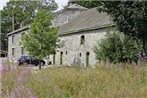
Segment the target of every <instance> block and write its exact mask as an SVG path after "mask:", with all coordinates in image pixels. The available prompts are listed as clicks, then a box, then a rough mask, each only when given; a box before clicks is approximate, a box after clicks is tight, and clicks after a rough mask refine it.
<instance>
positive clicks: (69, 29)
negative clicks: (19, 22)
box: [7, 8, 115, 36]
mask: <svg viewBox="0 0 147 98" xmlns="http://www.w3.org/2000/svg"><path fill="white" fill-rule="evenodd" d="M109 26H115V24H114V23H113V22H112V21H111V18H110V17H109V16H108V15H107V14H106V13H99V12H98V11H97V10H96V8H93V9H88V10H86V11H84V12H81V13H80V14H79V15H77V16H76V17H75V18H73V19H71V20H70V21H69V22H68V23H66V24H64V25H62V26H60V27H59V35H60V36H62V35H68V34H73V33H79V32H81V31H88V30H89V31H90V30H96V29H100V28H105V27H109ZM29 28H30V26H25V27H22V28H20V29H17V30H15V31H12V32H10V33H9V34H7V35H8V36H9V35H12V34H14V33H19V32H20V31H24V30H26V29H29Z"/></svg>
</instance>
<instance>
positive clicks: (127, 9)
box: [77, 0, 147, 49]
mask: <svg viewBox="0 0 147 98" xmlns="http://www.w3.org/2000/svg"><path fill="white" fill-rule="evenodd" d="M77 3H79V4H81V5H83V6H85V7H88V8H92V7H97V8H98V11H100V12H101V11H103V12H107V13H108V14H109V15H110V16H111V17H112V20H113V21H114V23H116V26H117V27H118V29H119V31H120V32H123V33H124V34H125V35H128V36H130V37H132V38H137V39H141V40H142V42H143V48H144V49H146V48H147V45H146V40H147V28H146V27H147V2H145V0H134V1H132V0H131V1H129V0H120V1H115V0H114V1H102V0H99V1H94V0H81V1H77Z"/></svg>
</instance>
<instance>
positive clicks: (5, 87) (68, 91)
mask: <svg viewBox="0 0 147 98" xmlns="http://www.w3.org/2000/svg"><path fill="white" fill-rule="evenodd" d="M1 73H2V81H1V82H2V94H1V98H147V66H146V65H143V66H141V67H140V66H136V65H129V64H128V65H126V66H125V67H124V65H123V64H116V65H112V64H109V63H108V64H103V63H101V64H98V65H97V66H96V67H95V68H91V67H87V68H83V67H52V68H46V69H42V70H34V69H30V68H28V67H24V66H21V67H12V65H11V64H3V68H2V71H1Z"/></svg>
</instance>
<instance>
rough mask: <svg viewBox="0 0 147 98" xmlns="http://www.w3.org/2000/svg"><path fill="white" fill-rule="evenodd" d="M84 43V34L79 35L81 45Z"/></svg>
mask: <svg viewBox="0 0 147 98" xmlns="http://www.w3.org/2000/svg"><path fill="white" fill-rule="evenodd" d="M84 43H85V36H84V35H82V36H81V45H83V44H84Z"/></svg>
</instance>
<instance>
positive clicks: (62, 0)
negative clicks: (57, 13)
mask: <svg viewBox="0 0 147 98" xmlns="http://www.w3.org/2000/svg"><path fill="white" fill-rule="evenodd" d="M8 1H9V0H0V10H1V9H3V7H4V6H6V3H7V2H8ZM55 1H56V3H57V4H58V7H59V8H58V10H59V9H62V8H63V6H65V5H67V2H68V0H55Z"/></svg>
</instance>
